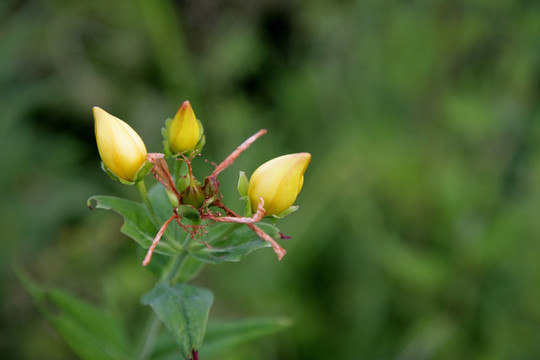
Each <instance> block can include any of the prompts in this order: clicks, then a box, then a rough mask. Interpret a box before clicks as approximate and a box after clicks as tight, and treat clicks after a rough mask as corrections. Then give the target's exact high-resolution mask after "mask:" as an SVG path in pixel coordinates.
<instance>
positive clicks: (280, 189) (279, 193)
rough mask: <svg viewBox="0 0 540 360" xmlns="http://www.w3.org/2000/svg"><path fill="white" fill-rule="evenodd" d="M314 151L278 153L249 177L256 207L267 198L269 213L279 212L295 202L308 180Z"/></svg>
mask: <svg viewBox="0 0 540 360" xmlns="http://www.w3.org/2000/svg"><path fill="white" fill-rule="evenodd" d="M310 161H311V154H309V153H298V154H289V155H283V156H280V157H277V158H275V159H272V160H270V161H267V162H266V163H264V164H262V165H261V166H259V168H257V170H255V172H254V173H253V175H251V179H250V181H249V187H248V197H249V199H250V201H251V206H252V209H256V208H257V204H258V203H259V198H260V197H262V198H263V199H264V209H265V210H266V213H267V215H275V214H279V213H281V212H283V211H285V210H287V209H288V208H289V207H290V206H292V205H293V204H294V201H295V200H296V197H297V196H298V193H299V192H300V190H301V189H302V185H303V183H304V172H305V171H306V169H307V166H308V165H309V162H310Z"/></svg>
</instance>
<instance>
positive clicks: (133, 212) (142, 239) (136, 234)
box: [88, 195, 177, 255]
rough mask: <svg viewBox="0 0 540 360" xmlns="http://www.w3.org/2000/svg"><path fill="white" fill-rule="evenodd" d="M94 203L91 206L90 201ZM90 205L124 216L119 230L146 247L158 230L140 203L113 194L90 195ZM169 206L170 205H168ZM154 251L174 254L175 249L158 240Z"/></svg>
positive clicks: (89, 202) (175, 252)
mask: <svg viewBox="0 0 540 360" xmlns="http://www.w3.org/2000/svg"><path fill="white" fill-rule="evenodd" d="M93 202H95V205H94V206H92V203H93ZM88 205H89V206H90V207H96V208H98V209H105V210H114V211H115V212H117V213H118V214H120V215H122V217H123V218H124V224H123V225H122V228H121V229H120V230H121V232H122V233H123V234H125V235H127V236H129V237H130V238H132V239H133V240H135V241H136V242H137V243H139V245H141V246H142V247H143V248H145V249H148V248H149V247H150V245H151V244H152V241H153V240H154V237H155V236H156V234H157V232H158V230H157V228H156V226H155V225H154V224H153V223H152V220H151V217H150V213H149V212H148V210H147V209H146V207H144V206H143V205H142V204H139V203H136V202H134V201H130V200H126V199H122V198H118V197H114V196H103V195H98V196H92V197H91V198H90V199H88ZM169 206H170V205H169ZM156 252H157V253H160V254H164V255H176V254H177V251H176V250H175V249H173V248H172V247H171V246H170V245H169V244H167V243H166V242H164V241H160V242H159V244H158V246H157V248H156Z"/></svg>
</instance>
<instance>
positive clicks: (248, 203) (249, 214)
mask: <svg viewBox="0 0 540 360" xmlns="http://www.w3.org/2000/svg"><path fill="white" fill-rule="evenodd" d="M240 200H243V201H245V203H246V205H245V206H244V216H245V217H252V216H253V210H252V209H251V201H250V200H249V197H248V196H247V195H246V196H242V197H241V198H240Z"/></svg>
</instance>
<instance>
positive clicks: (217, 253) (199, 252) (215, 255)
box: [189, 223, 280, 263]
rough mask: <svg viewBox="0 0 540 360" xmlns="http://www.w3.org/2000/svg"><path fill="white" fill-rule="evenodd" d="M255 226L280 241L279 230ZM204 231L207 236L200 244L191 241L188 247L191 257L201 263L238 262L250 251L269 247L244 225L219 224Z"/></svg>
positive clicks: (268, 225)
mask: <svg viewBox="0 0 540 360" xmlns="http://www.w3.org/2000/svg"><path fill="white" fill-rule="evenodd" d="M257 226H258V227H259V228H261V229H262V230H263V231H264V232H266V233H267V234H268V235H270V236H271V237H272V238H274V239H276V240H277V239H280V235H279V230H278V228H276V227H275V226H273V225H270V224H266V223H259V224H257ZM206 230H207V231H208V234H206V236H202V237H201V241H200V242H197V241H193V242H191V243H190V245H189V252H190V254H191V256H193V257H194V258H196V259H199V260H201V261H205V262H209V263H220V262H223V261H240V260H242V259H243V258H244V257H246V256H247V255H248V254H249V253H251V252H252V251H255V250H258V249H262V248H265V247H269V246H270V244H269V243H268V242H266V241H264V240H262V239H261V238H259V237H258V236H257V234H255V232H253V230H251V229H250V228H249V227H248V226H247V225H244V224H230V223H219V224H214V225H210V226H208V227H207V228H206ZM202 241H205V242H206V243H207V244H208V245H209V246H207V245H206V244H204V243H203V242H202Z"/></svg>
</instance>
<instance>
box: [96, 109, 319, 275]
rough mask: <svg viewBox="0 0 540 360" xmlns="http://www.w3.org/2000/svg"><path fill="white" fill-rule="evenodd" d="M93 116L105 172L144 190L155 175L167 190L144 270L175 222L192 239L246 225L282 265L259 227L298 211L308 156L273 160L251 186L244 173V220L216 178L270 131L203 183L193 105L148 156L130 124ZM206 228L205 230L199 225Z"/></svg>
mask: <svg viewBox="0 0 540 360" xmlns="http://www.w3.org/2000/svg"><path fill="white" fill-rule="evenodd" d="M93 112H94V119H95V134H96V141H97V146H98V150H99V154H100V157H101V160H102V167H103V169H104V170H105V171H106V172H107V173H108V174H109V175H110V176H111V177H112V178H114V179H116V180H118V181H120V182H122V183H123V184H130V185H137V184H141V183H142V184H144V182H143V179H144V177H145V176H146V175H149V174H152V175H153V177H154V178H155V179H156V180H157V181H159V182H160V183H161V184H163V186H164V187H165V189H166V191H167V194H168V195H169V197H170V202H171V204H172V206H173V213H172V214H171V217H170V218H169V219H168V220H167V221H166V222H165V223H164V224H162V226H161V228H160V229H159V231H158V233H157V234H156V236H155V238H154V241H153V243H152V245H151V246H150V248H149V250H148V253H147V256H146V258H145V260H144V262H143V264H144V265H147V264H148V263H149V262H150V259H151V256H152V253H153V251H154V249H155V248H156V246H157V244H158V242H159V241H160V239H161V237H162V236H163V234H164V233H165V231H166V229H167V226H168V225H169V224H170V222H172V221H176V223H177V224H178V225H179V226H181V227H182V228H183V229H184V230H186V231H187V232H188V233H190V234H191V235H192V237H193V238H194V239H195V238H196V235H197V234H199V233H200V231H201V228H202V227H203V226H208V225H209V224H215V223H224V222H229V223H240V224H246V225H247V226H249V227H250V228H251V229H252V230H253V231H254V232H255V233H256V234H257V235H258V236H259V237H260V238H262V239H263V240H265V241H268V242H270V244H271V245H272V247H273V249H274V251H275V252H276V254H277V255H278V257H279V258H280V259H281V257H283V255H284V254H285V250H283V249H282V248H281V247H280V246H279V245H278V244H277V243H276V242H275V241H274V240H273V239H272V238H271V237H270V236H268V235H267V234H266V233H265V232H264V231H263V230H261V228H260V227H258V226H257V225H256V223H258V222H260V221H261V220H262V219H263V218H264V217H265V216H272V217H274V218H280V217H283V216H285V215H287V214H289V213H290V212H292V211H294V210H295V209H296V207H295V206H293V204H294V202H295V200H296V198H297V196H298V194H299V192H300V190H301V189H302V185H303V182H304V172H305V171H306V168H307V166H308V164H309V162H310V160H311V155H310V154H309V153H305V152H303V153H297V154H289V155H284V156H280V157H277V158H274V159H272V160H269V161H267V162H266V163H264V164H262V165H261V166H260V167H259V168H257V169H256V170H255V171H254V172H253V174H252V176H251V178H250V179H249V181H248V180H247V177H246V176H245V174H244V173H243V172H241V173H240V174H241V175H240V181H239V186H238V190H239V192H240V194H241V195H242V198H243V199H244V200H245V201H246V214H244V215H245V216H240V215H238V214H236V213H235V212H234V211H232V210H230V209H229V208H228V207H226V206H225V204H224V203H223V202H222V196H221V194H220V192H219V181H218V178H217V177H218V175H219V173H220V172H221V171H223V170H224V169H225V168H227V167H228V166H230V165H231V164H232V163H233V162H234V160H235V159H236V158H237V157H238V156H239V155H240V154H241V152H243V151H244V150H246V149H247V148H248V147H249V146H250V145H251V144H252V143H253V142H254V141H255V140H257V139H258V138H259V137H260V136H262V135H263V134H265V133H266V130H260V131H259V132H257V133H256V134H254V135H253V136H251V137H250V138H248V139H247V140H246V141H245V142H244V143H243V144H241V145H240V146H239V147H238V148H237V149H236V150H235V151H233V152H232V153H231V154H230V155H229V156H228V157H227V158H226V159H225V160H224V161H223V162H222V163H220V164H219V165H217V166H216V168H215V169H214V171H213V172H212V173H211V174H210V175H208V176H207V177H206V178H205V179H204V181H202V182H199V181H198V180H197V179H196V178H195V176H194V175H193V171H192V160H193V158H194V157H195V156H197V155H199V154H200V152H201V151H202V148H203V146H204V144H205V136H204V130H203V127H202V124H201V122H200V121H199V120H198V119H197V118H196V116H195V113H194V111H193V108H192V107H191V105H190V103H189V101H185V102H184V103H183V104H182V105H181V106H180V108H179V109H178V111H177V113H176V115H175V116H174V118H173V119H169V120H167V121H166V123H165V127H164V129H163V131H162V133H163V137H164V141H163V144H164V151H163V153H147V151H146V147H145V145H144V142H143V141H142V139H141V138H140V137H139V135H138V134H137V133H136V132H135V131H134V130H133V129H132V128H131V127H130V126H129V125H128V124H126V123H125V122H124V121H122V120H120V119H118V118H117V117H115V116H113V115H111V114H109V113H107V112H106V111H104V110H102V109H100V108H98V107H94V109H93ZM166 158H172V159H174V160H175V171H174V175H173V174H171V172H170V171H169V167H168V165H167V162H166ZM178 164H180V165H178ZM182 164H183V166H182ZM186 209H188V210H189V211H188V210H186ZM216 209H217V210H216ZM188 214H191V215H188ZM185 216H191V219H192V220H193V219H195V220H193V224H191V225H186V224H185V223H183V222H181V218H182V217H185ZM205 220H206V222H205ZM203 222H204V223H205V225H201V223H203Z"/></svg>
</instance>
